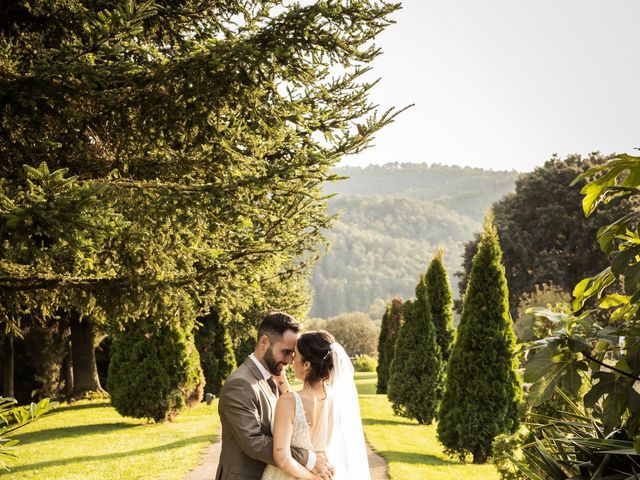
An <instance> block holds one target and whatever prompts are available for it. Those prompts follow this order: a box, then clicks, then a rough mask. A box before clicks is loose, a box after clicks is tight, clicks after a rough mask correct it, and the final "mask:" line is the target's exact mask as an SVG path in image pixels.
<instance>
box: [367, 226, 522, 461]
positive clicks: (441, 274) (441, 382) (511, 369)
mask: <svg viewBox="0 0 640 480" xmlns="http://www.w3.org/2000/svg"><path fill="white" fill-rule="evenodd" d="M501 257H502V251H501V249H500V245H499V243H498V235H497V232H496V229H495V228H494V226H493V224H492V221H491V218H488V219H487V220H486V221H485V226H484V230H483V232H482V234H481V236H480V243H479V246H478V251H477V253H476V255H475V257H474V259H473V266H472V269H471V275H470V279H469V283H468V285H467V290H466V293H465V295H464V299H463V309H462V315H461V318H460V324H459V326H458V329H457V334H456V335H455V342H454V341H453V339H454V329H453V313H452V306H453V300H452V295H451V288H450V285H449V281H448V277H447V272H446V270H445V268H444V265H443V262H442V259H443V252H442V251H440V252H439V253H438V254H437V255H436V256H435V257H434V259H433V260H432V261H431V264H430V265H429V268H428V270H427V273H426V274H424V275H421V276H420V280H419V282H418V285H417V286H416V298H415V300H408V301H406V302H404V303H403V302H402V300H401V299H400V298H395V299H393V300H392V301H391V302H390V303H389V305H388V307H387V311H386V313H385V315H384V318H383V320H382V330H381V332H380V341H379V346H378V349H379V350H378V351H379V364H378V385H377V391H378V393H386V394H387V396H388V397H389V400H390V401H391V404H392V407H393V410H394V412H395V414H396V415H400V416H403V417H408V418H413V419H415V420H417V421H418V422H419V423H421V424H430V423H432V422H433V421H434V420H436V419H437V420H438V426H437V431H438V438H439V439H440V441H441V442H442V444H443V445H444V446H445V449H446V451H447V452H448V453H449V454H451V455H455V456H458V457H460V458H464V457H466V455H468V454H471V455H472V456H473V461H474V463H484V462H486V460H487V458H488V457H489V455H490V453H491V446H492V443H493V440H494V438H495V437H496V436H498V435H500V434H502V433H511V432H514V431H515V430H516V428H517V427H518V418H519V406H520V404H521V401H522V384H521V380H520V378H519V377H518V373H517V367H518V364H517V360H516V359H515V357H514V350H515V346H516V337H515V334H514V331H513V326H512V322H511V318H510V316H509V305H508V296H509V292H508V289H507V283H506V279H505V275H504V267H503V266H502V263H501Z"/></svg>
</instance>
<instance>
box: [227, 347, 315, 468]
mask: <svg viewBox="0 0 640 480" xmlns="http://www.w3.org/2000/svg"><path fill="white" fill-rule="evenodd" d="M276 400H277V399H276V397H275V396H274V394H273V392H272V391H271V388H270V387H269V384H268V383H267V381H266V380H265V379H264V378H263V376H262V374H261V373H260V370H259V369H258V367H257V365H256V364H255V363H253V361H252V360H251V359H250V358H247V360H245V362H244V363H243V364H242V365H240V367H238V369H237V370H235V371H234V372H233V373H232V374H231V375H230V376H229V378H227V380H226V381H225V383H224V385H223V387H222V391H221V392H220V401H219V403H218V413H219V414H220V422H221V423H222V451H221V453H220V462H219V463H218V472H217V474H216V480H244V479H254V480H259V479H260V478H261V477H262V472H263V471H264V469H265V467H266V466H267V464H268V463H269V464H272V465H273V463H274V462H273V438H272V433H271V420H272V419H273V416H274V413H275V407H276ZM291 453H292V454H293V457H294V458H295V459H296V460H297V461H298V462H300V463H301V464H302V465H306V463H307V460H308V458H309V452H307V451H306V450H300V449H295V448H292V449H291Z"/></svg>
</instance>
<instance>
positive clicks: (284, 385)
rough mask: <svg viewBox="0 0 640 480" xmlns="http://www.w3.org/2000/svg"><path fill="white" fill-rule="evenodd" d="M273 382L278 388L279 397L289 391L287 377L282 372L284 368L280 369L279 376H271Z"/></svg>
mask: <svg viewBox="0 0 640 480" xmlns="http://www.w3.org/2000/svg"><path fill="white" fill-rule="evenodd" d="M273 380H274V381H275V382H276V385H277V386H278V390H279V391H280V395H282V394H283V393H287V392H288V391H290V390H291V389H290V387H289V380H287V375H286V373H285V371H284V368H283V369H282V372H281V373H280V375H274V376H273Z"/></svg>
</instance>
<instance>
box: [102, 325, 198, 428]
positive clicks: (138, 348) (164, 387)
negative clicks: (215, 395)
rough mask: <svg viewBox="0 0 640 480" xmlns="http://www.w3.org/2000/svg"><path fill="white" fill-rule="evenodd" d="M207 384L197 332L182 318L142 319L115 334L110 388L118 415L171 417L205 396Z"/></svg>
mask: <svg viewBox="0 0 640 480" xmlns="http://www.w3.org/2000/svg"><path fill="white" fill-rule="evenodd" d="M203 384H204V377H203V375H202V369H201V368H200V358H199V355H198V351H197V350H196V348H195V346H194V341H193V337H192V336H191V334H190V333H189V332H187V331H186V330H185V329H184V328H182V326H180V325H179V324H178V323H175V322H174V323H170V322H166V323H163V324H161V325H157V324H156V321H153V320H147V319H145V320H139V321H137V322H131V323H130V324H128V325H127V326H126V327H125V329H124V330H123V331H122V332H119V333H118V334H116V335H115V339H114V342H113V347H112V356H111V361H110V363H109V378H108V388H109V393H110V394H111V403H112V404H113V406H114V407H115V409H116V410H117V411H118V413H119V414H120V415H123V416H126V417H134V418H150V419H153V420H155V421H156V422H160V421H163V420H171V419H173V418H175V417H176V415H178V414H179V413H180V412H181V411H182V410H183V409H184V408H185V407H187V406H188V407H192V406H194V405H195V404H197V403H198V402H200V401H201V400H202V393H203V388H202V387H203Z"/></svg>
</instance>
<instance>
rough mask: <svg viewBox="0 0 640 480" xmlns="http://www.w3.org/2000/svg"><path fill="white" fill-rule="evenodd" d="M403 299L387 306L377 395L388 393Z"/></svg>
mask: <svg viewBox="0 0 640 480" xmlns="http://www.w3.org/2000/svg"><path fill="white" fill-rule="evenodd" d="M402 304H403V302H402V298H400V297H396V298H394V299H393V300H391V301H390V302H389V303H388V304H387V309H386V311H385V313H384V316H383V317H382V325H381V327H380V337H379V339H378V368H377V372H378V384H377V386H376V392H377V393H387V386H388V384H389V369H390V368H391V362H392V360H393V352H394V348H395V345H396V340H397V339H398V332H399V331H400V327H401V326H402V315H403V314H402Z"/></svg>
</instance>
